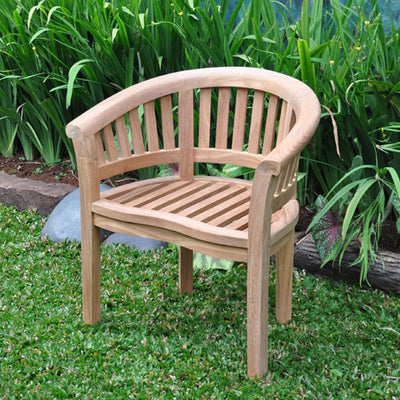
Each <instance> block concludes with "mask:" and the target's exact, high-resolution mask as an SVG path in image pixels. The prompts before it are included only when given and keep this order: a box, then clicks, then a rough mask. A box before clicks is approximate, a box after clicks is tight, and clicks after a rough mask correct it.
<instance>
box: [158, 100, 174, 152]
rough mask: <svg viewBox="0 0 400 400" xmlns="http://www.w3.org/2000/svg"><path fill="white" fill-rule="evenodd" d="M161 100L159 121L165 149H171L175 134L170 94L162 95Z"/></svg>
mask: <svg viewBox="0 0 400 400" xmlns="http://www.w3.org/2000/svg"><path fill="white" fill-rule="evenodd" d="M160 102H161V123H162V135H163V142H164V146H163V147H164V149H165V150H172V149H174V148H175V134H174V119H173V114H172V99H171V96H164V97H162V98H161V100H160Z"/></svg>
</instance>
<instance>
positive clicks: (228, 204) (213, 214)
mask: <svg viewBox="0 0 400 400" xmlns="http://www.w3.org/2000/svg"><path fill="white" fill-rule="evenodd" d="M249 199H250V191H245V192H239V193H237V194H236V195H235V196H231V197H230V198H227V199H226V200H225V201H224V202H222V203H219V202H217V203H216V204H210V205H209V207H208V208H207V209H206V210H205V211H203V212H202V213H200V214H196V215H194V216H192V218H193V219H196V220H198V221H201V222H205V223H209V221H212V220H215V219H216V218H218V217H220V216H221V215H223V214H225V213H227V212H228V211H231V210H232V209H234V208H236V207H237V206H239V205H241V204H243V203H245V202H248V201H249Z"/></svg>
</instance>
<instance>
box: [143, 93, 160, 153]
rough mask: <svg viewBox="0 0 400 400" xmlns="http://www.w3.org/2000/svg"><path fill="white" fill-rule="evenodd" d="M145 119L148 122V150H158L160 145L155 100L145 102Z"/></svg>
mask: <svg viewBox="0 0 400 400" xmlns="http://www.w3.org/2000/svg"><path fill="white" fill-rule="evenodd" d="M144 120H145V123H146V136H147V149H148V151H157V150H159V149H160V147H159V143H158V130H157V120H156V113H155V110H154V102H153V101H149V102H148V103H145V104H144Z"/></svg>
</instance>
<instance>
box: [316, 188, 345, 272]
mask: <svg viewBox="0 0 400 400" xmlns="http://www.w3.org/2000/svg"><path fill="white" fill-rule="evenodd" d="M326 203H327V201H326V199H325V198H324V197H323V196H321V195H320V196H318V197H317V200H316V201H315V207H316V209H317V212H318V211H321V210H322V209H323V208H324V207H325V206H326ZM311 231H312V236H313V239H314V241H315V243H316V247H317V251H318V254H319V256H320V257H321V260H322V265H324V264H326V263H327V262H328V261H331V260H332V259H334V258H335V256H336V255H337V253H338V248H339V245H340V243H341V236H342V235H341V224H340V222H339V221H338V218H337V217H336V216H335V215H334V213H333V212H332V210H330V209H328V210H327V211H326V212H325V214H323V215H322V216H321V218H319V219H318V220H317V222H316V223H315V224H314V225H313V227H312V230H311Z"/></svg>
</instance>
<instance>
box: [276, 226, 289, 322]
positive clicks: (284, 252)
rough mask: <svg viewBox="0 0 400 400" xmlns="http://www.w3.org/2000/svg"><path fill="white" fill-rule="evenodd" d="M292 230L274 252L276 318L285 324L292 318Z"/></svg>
mask: <svg viewBox="0 0 400 400" xmlns="http://www.w3.org/2000/svg"><path fill="white" fill-rule="evenodd" d="M293 256H294V230H293V232H292V233H290V234H289V235H288V239H287V241H286V243H285V244H284V246H283V247H281V248H280V249H279V250H278V251H277V253H276V308H275V312H276V319H277V320H278V321H279V322H280V323H282V324H287V323H288V322H289V321H290V319H291V318H292V285H293Z"/></svg>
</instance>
